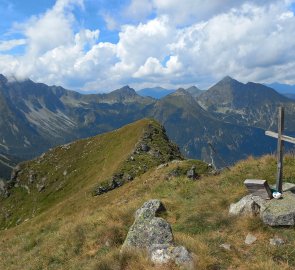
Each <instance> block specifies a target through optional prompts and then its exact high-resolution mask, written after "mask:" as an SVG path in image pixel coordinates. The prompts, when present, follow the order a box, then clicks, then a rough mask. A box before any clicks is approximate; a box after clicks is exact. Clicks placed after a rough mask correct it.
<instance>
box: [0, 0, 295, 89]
mask: <svg viewBox="0 0 295 270" xmlns="http://www.w3.org/2000/svg"><path fill="white" fill-rule="evenodd" d="M221 2H223V4H224V7H223V8H220V5H221V4H220V3H221ZM266 2H267V5H262V3H266ZM132 3H133V5H134V7H138V12H139V13H138V14H140V12H141V11H140V9H143V8H144V3H145V4H146V5H148V4H152V5H153V9H155V8H156V9H157V12H158V16H157V17H156V18H154V19H151V20H148V21H146V22H145V23H143V22H142V23H139V24H133V25H132V24H128V25H124V26H122V27H121V30H120V33H119V41H118V43H116V44H112V43H108V42H100V39H99V38H100V31H99V30H98V29H97V30H89V29H83V28H82V29H80V30H74V29H76V28H75V27H74V25H75V23H76V22H75V17H74V15H73V12H72V9H73V8H74V5H79V6H83V1H81V0H77V1H73V0H72V1H70V0H62V1H61V0H59V1H58V2H57V3H56V5H55V6H54V7H53V8H52V9H50V10H47V11H46V12H45V13H44V14H41V15H39V16H36V17H34V18H31V19H30V20H29V21H27V22H26V23H25V24H24V26H23V27H22V28H19V29H20V30H21V31H22V33H23V35H24V39H23V40H25V41H26V52H25V54H24V55H22V56H12V55H9V54H6V55H5V54H0V70H1V72H3V73H4V74H6V75H9V74H12V75H17V76H18V78H24V77H30V78H32V79H33V80H36V81H41V82H45V83H48V84H60V85H63V86H65V87H69V88H80V89H81V88H82V89H85V90H95V89H97V90H112V89H114V88H117V87H120V86H122V85H123V84H131V85H136V86H137V87H140V85H144V86H148V85H165V86H166V87H171V88H175V87H177V86H181V85H182V86H186V85H189V84H195V83H196V84H198V85H199V86H201V87H206V86H208V84H210V83H212V82H214V81H216V80H217V79H220V78H222V77H224V76H225V75H231V76H233V77H236V78H237V79H239V80H242V81H248V80H252V81H258V82H271V81H280V82H288V83H290V82H291V83H295V69H294V67H295V38H294V37H293V35H292V34H293V33H294V32H295V17H294V14H293V12H291V11H290V10H289V9H288V4H289V3H288V4H286V2H285V1H278V2H276V1H260V2H259V5H257V4H253V3H254V2H253V1H252V2H249V1H232V0H228V1H215V0H214V1H210V4H208V3H207V4H204V3H205V1H199V0H196V1H184V2H183V3H182V4H177V3H178V2H176V1H174V0H167V1H163V0H153V2H151V1H150V2H149V3H148V1H143V2H142V5H143V6H141V4H140V2H138V1H132ZM167 3H169V4H170V5H167ZM136 5H138V6H136ZM237 5H238V7H239V8H235V7H237ZM176 8H178V11H179V14H178V15H175V16H178V17H177V18H176V17H173V16H174V15H173V14H174V13H173V12H174V11H175V12H176ZM206 10H207V11H206ZM134 11H136V9H134ZM129 12H132V9H131V10H129ZM194 12H195V13H194ZM130 14H131V13H130ZM142 14H143V13H142ZM160 14H161V15H160ZM181 14H183V15H185V14H187V15H188V16H190V14H195V15H196V16H197V15H198V14H201V15H202V14H203V15H202V16H204V17H203V19H202V20H203V21H199V20H197V19H196V21H195V22H193V23H190V24H189V25H187V26H180V25H177V23H176V24H175V21H177V20H179V21H182V22H184V20H182V19H181V18H182V17H183V15H181ZM206 14H207V15H206ZM201 15H200V16H201ZM142 16H143V15H142ZM205 18H206V19H205ZM109 27H110V26H109ZM116 27H117V26H116ZM10 42H11V43H9V42H8V43H7V44H4V43H0V49H1V45H2V46H3V47H2V48H9V46H10V45H11V46H13V45H15V44H16V43H17V42H16V41H15V40H11V41H10ZM18 42H20V41H18ZM9 44H10V45H9Z"/></svg>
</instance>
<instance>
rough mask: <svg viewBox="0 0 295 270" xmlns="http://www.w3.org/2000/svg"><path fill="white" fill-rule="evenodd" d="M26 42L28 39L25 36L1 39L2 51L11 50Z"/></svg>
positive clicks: (0, 46)
mask: <svg viewBox="0 0 295 270" xmlns="http://www.w3.org/2000/svg"><path fill="white" fill-rule="evenodd" d="M25 44H26V40H25V39H23V38H22V39H11V40H4V41H0V51H9V50H11V49H13V48H15V47H18V46H20V45H25Z"/></svg>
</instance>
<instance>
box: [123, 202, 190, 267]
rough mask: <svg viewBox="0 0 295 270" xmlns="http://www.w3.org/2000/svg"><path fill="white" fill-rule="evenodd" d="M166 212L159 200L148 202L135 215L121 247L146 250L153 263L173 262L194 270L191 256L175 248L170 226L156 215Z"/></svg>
mask: <svg viewBox="0 0 295 270" xmlns="http://www.w3.org/2000/svg"><path fill="white" fill-rule="evenodd" d="M163 211H166V209H165V207H164V205H163V204H162V202H161V201H159V200H150V201H147V202H145V203H144V204H143V206H142V207H141V208H139V209H138V210H137V211H136V213H135V221H134V223H133V225H132V226H131V227H130V229H129V232H128V234H127V237H126V239H125V241H124V244H123V246H122V249H121V250H122V251H124V250H125V249H128V248H140V249H143V250H146V251H147V252H148V254H149V256H150V258H151V260H152V261H153V262H154V263H159V264H163V263H167V262H169V261H174V262H175V263H176V264H177V265H180V266H182V267H185V269H194V264H193V259H192V256H191V254H190V253H189V252H188V251H187V249H186V248H185V247H182V246H176V245H175V243H174V239H173V233H172V229H171V226H170V224H169V223H168V222H167V221H166V220H164V219H163V218H161V217H157V215H158V214H159V213H161V212H163Z"/></svg>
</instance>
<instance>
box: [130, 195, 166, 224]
mask: <svg viewBox="0 0 295 270" xmlns="http://www.w3.org/2000/svg"><path fill="white" fill-rule="evenodd" d="M165 211H166V209H165V206H164V205H163V204H162V202H161V201H160V200H157V199H154V200H149V201H147V202H145V203H144V204H143V205H142V207H140V208H139V209H138V210H136V212H135V218H136V219H138V218H139V217H141V216H143V217H144V218H146V219H149V218H154V217H156V216H157V215H158V214H160V213H161V212H165Z"/></svg>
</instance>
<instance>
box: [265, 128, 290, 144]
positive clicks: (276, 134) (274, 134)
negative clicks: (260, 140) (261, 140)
mask: <svg viewBox="0 0 295 270" xmlns="http://www.w3.org/2000/svg"><path fill="white" fill-rule="evenodd" d="M265 135H267V136H270V137H273V138H276V139H277V138H278V137H279V135H278V133H275V132H273V131H265ZM281 139H282V140H283V141H285V142H289V143H294V144H295V138H293V137H290V136H286V135H282V136H281Z"/></svg>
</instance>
